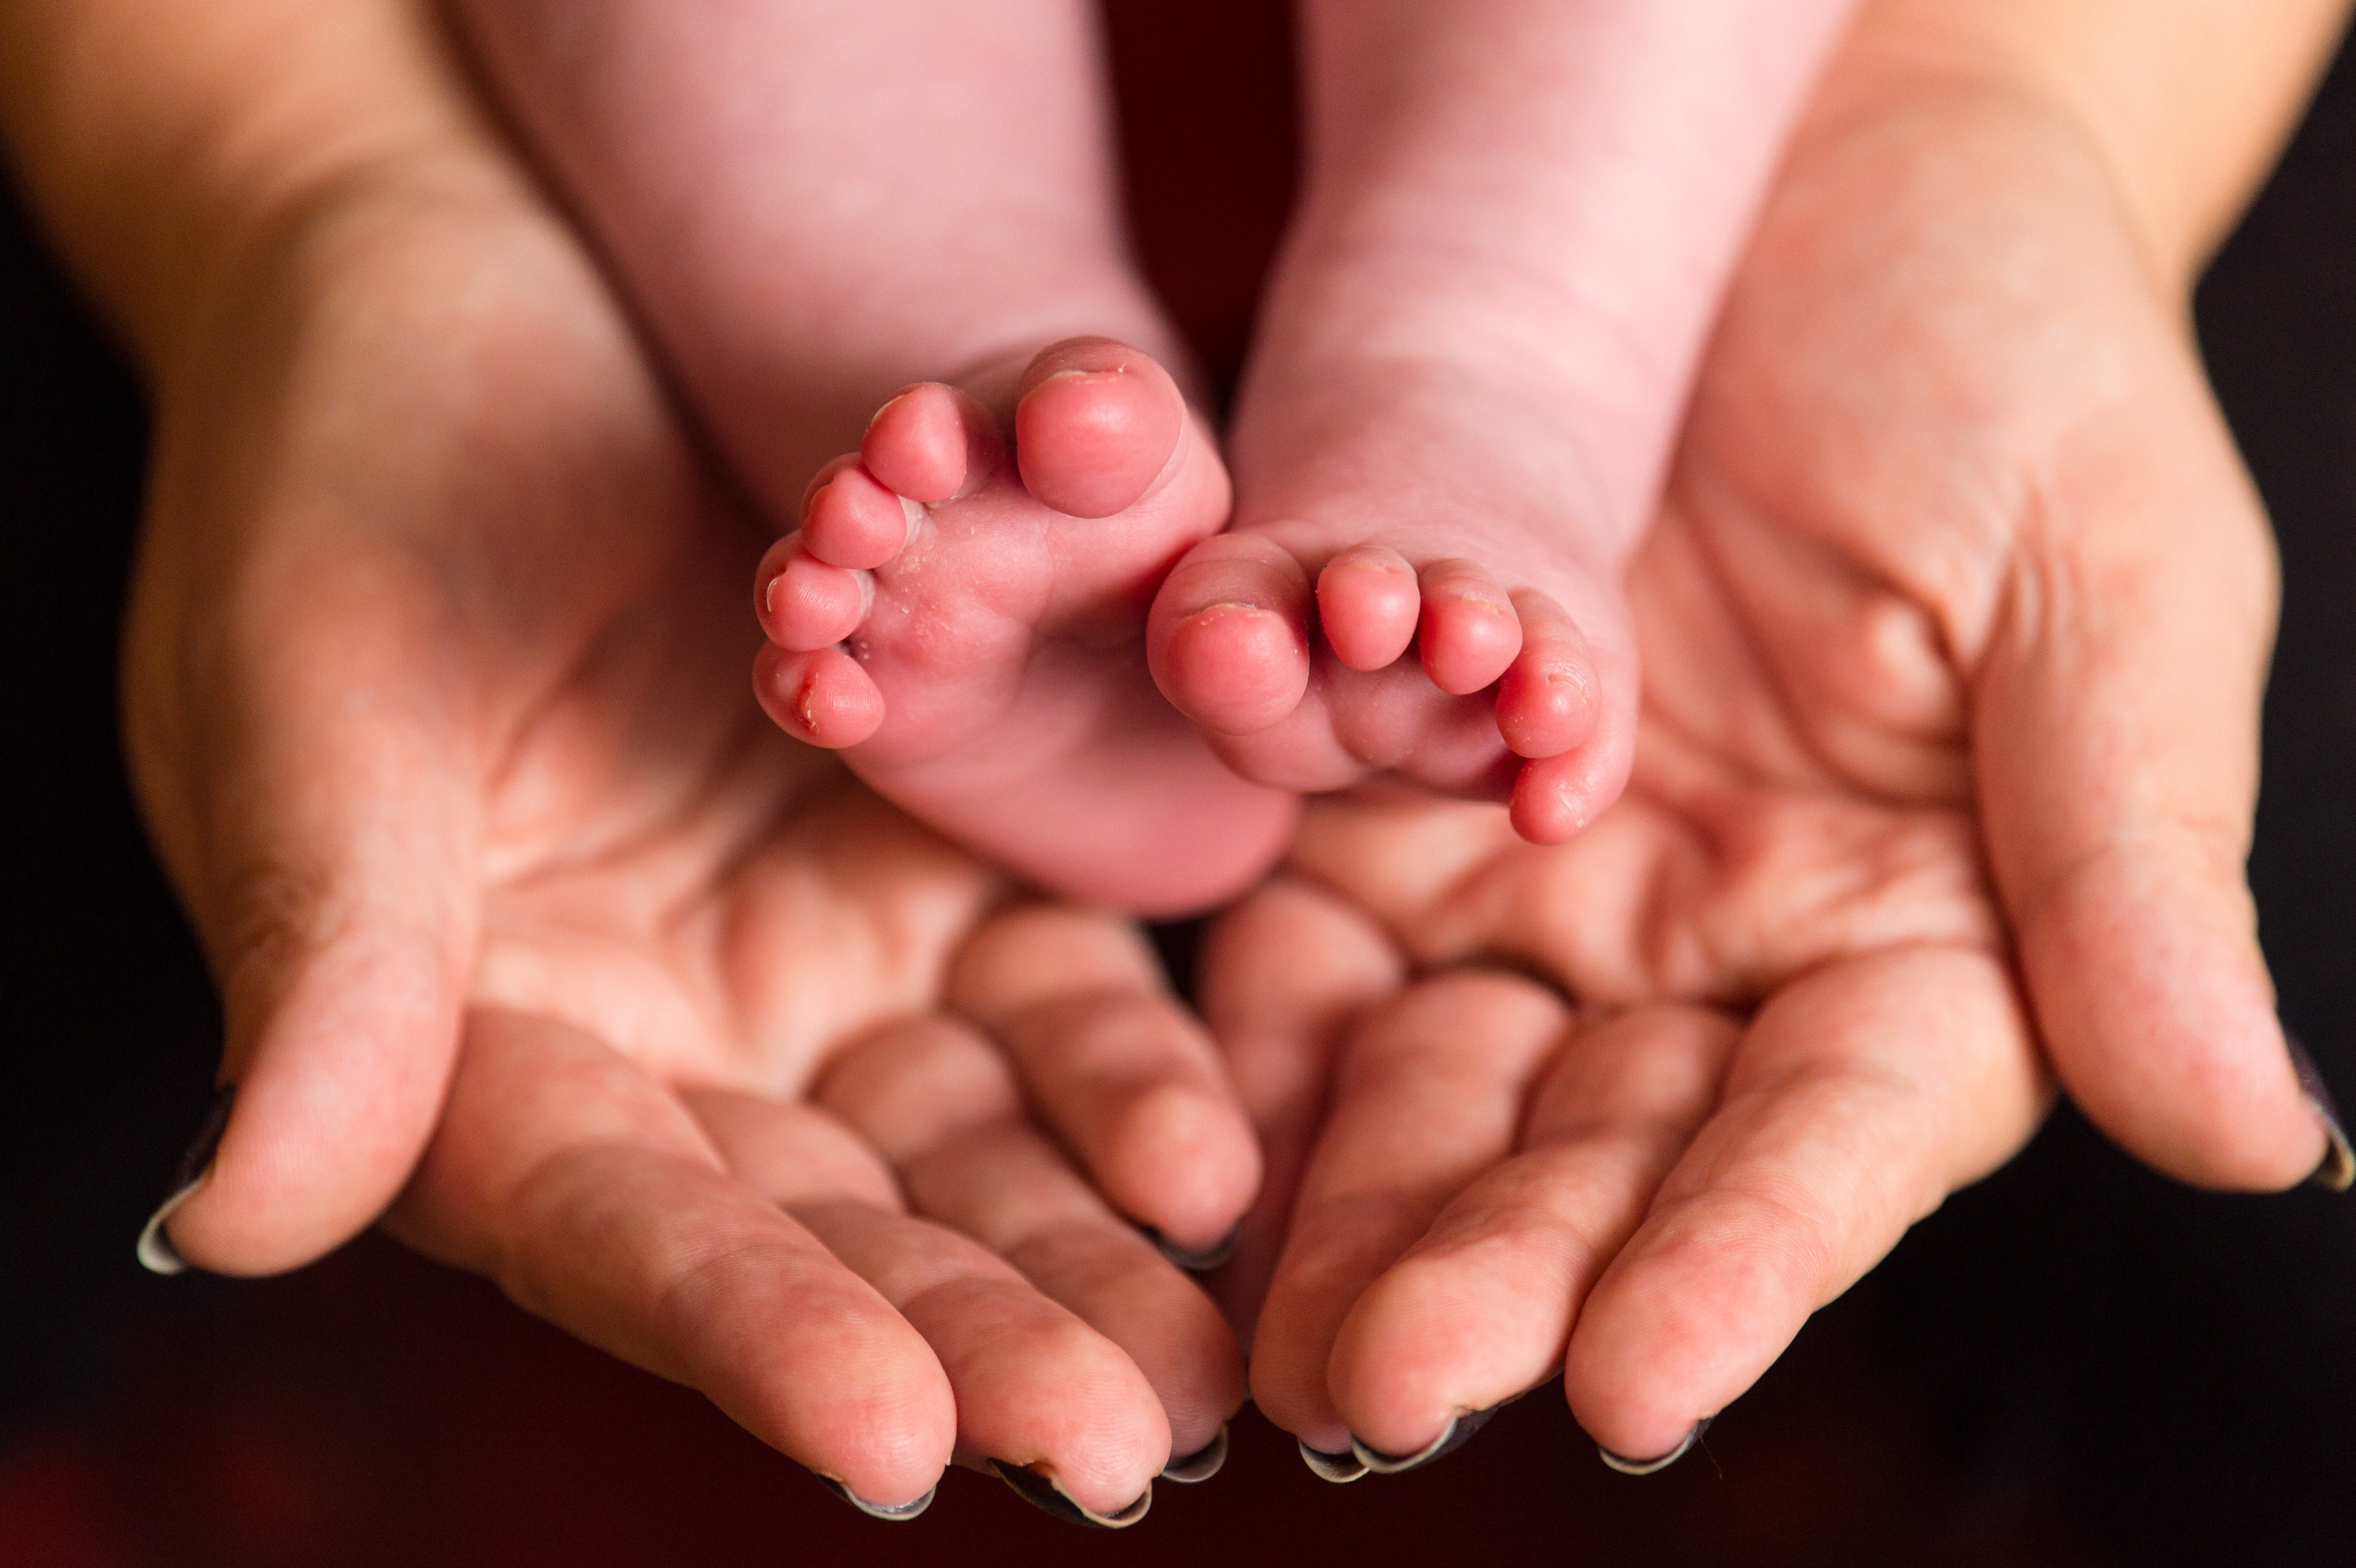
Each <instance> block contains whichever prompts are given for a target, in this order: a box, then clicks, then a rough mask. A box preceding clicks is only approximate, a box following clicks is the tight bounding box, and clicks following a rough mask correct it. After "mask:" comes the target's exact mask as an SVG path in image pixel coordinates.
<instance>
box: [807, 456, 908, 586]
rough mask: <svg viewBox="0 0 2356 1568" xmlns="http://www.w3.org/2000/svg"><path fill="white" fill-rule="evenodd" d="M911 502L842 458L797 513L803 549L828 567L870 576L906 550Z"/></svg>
mask: <svg viewBox="0 0 2356 1568" xmlns="http://www.w3.org/2000/svg"><path fill="white" fill-rule="evenodd" d="M911 512H912V508H911V503H909V502H907V501H905V500H903V499H900V497H899V496H897V495H895V494H894V493H893V492H892V490H890V489H887V488H886V487H885V486H884V485H883V484H882V483H881V482H879V481H878V480H877V479H876V478H875V476H874V475H873V474H871V473H870V472H868V470H867V469H866V467H863V466H862V464H861V463H860V461H859V460H858V459H857V458H855V457H853V458H845V459H843V460H842V462H841V463H840V464H839V465H837V466H836V467H835V468H834V469H833V471H832V473H831V474H830V475H829V476H827V478H825V481H824V483H822V484H820V485H819V486H817V487H816V488H814V489H812V490H811V491H810V496H809V501H808V502H807V503H806V504H805V505H804V506H803V508H802V531H801V540H802V549H803V550H804V551H805V552H807V553H809V554H810V555H811V556H813V557H815V558H816V559H818V560H819V561H822V562H824V563H826V564H828V565H830V566H842V567H847V568H849V569H851V570H852V571H862V572H863V571H872V570H873V569H874V568H875V567H878V566H881V565H883V564H884V563H886V562H888V561H892V560H894V559H896V558H897V557H898V555H899V553H900V552H901V551H903V550H905V549H906V548H907V547H908V530H909V528H910V527H911V526H912V522H913V519H912V515H911Z"/></svg>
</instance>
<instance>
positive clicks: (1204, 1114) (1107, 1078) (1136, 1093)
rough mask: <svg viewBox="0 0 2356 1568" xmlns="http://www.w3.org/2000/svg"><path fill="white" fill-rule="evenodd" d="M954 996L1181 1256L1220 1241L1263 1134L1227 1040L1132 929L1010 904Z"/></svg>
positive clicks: (1116, 1202) (1237, 1213) (967, 965)
mask: <svg viewBox="0 0 2356 1568" xmlns="http://www.w3.org/2000/svg"><path fill="white" fill-rule="evenodd" d="M948 1003H949V1005H950V1006H952V1007H953V1008H955V1009H957V1010H958V1012H961V1013H963V1014H964V1015H966V1016H968V1017H969V1018H972V1019H974V1020H975V1021H976V1022H978V1023H980V1025H981V1026H983V1027H984V1028H985V1029H987V1030H988V1031H989V1032H990V1033H991V1036H993V1037H994V1038H995V1039H996V1040H997V1041H998V1043H999V1044H1000V1045H1001V1047H1003V1048H1004V1050H1005V1051H1006V1053H1007V1055H1008V1056H1009V1057H1010V1058H1012V1060H1013V1061H1014V1062H1015V1064H1016V1065H1017V1068H1018V1069H1019V1070H1020V1072H1021V1074H1022V1078H1023V1087H1024V1089H1025V1090H1026V1091H1027V1093H1028V1096H1029V1099H1030V1101H1031V1102H1032V1103H1033V1105H1035V1106H1036V1107H1037V1108H1038V1110H1039V1111H1040V1112H1041V1113H1042V1114H1043V1115H1044V1118H1045V1120H1046V1122H1047V1123H1048V1124H1049V1125H1050V1126H1052V1127H1053V1128H1054V1129H1055V1131H1056V1132H1057V1133H1059V1134H1061V1135H1062V1137H1063V1138H1064V1140H1065V1141H1066V1143H1067V1144H1069V1145H1070V1147H1071V1148H1072V1149H1073V1151H1074V1152H1075V1153H1076V1155H1078V1157H1079V1161H1080V1164H1081V1165H1082V1167H1083V1168H1085V1169H1086V1170H1087V1173H1088V1175H1089V1176H1090V1177H1091V1178H1092V1179H1093V1180H1094V1181H1095V1183H1096V1184H1097V1187H1098V1189H1099V1190H1100V1191H1101V1192H1102V1193H1103V1194H1104V1196H1105V1197H1106V1198H1108V1200H1110V1202H1111V1203H1112V1205H1113V1206H1114V1207H1115V1208H1118V1209H1119V1210H1120V1211H1121V1212H1122V1213H1124V1214H1127V1215H1128V1216H1129V1217H1130V1219H1134V1220H1137V1221H1138V1222H1139V1223H1141V1224H1142V1225H1145V1226H1147V1227H1149V1228H1151V1230H1153V1231H1154V1232H1155V1234H1156V1235H1157V1236H1158V1237H1159V1238H1160V1239H1161V1240H1162V1241H1163V1242H1164V1243H1165V1244H1166V1245H1167V1246H1168V1247H1169V1248H1170V1249H1171V1253H1172V1256H1173V1258H1174V1259H1176V1260H1178V1261H1179V1262H1183V1263H1187V1264H1189V1265H1190V1266H1207V1264H1208V1262H1211V1261H1214V1260H1215V1259H1216V1258H1218V1257H1220V1256H1222V1255H1223V1254H1224V1251H1225V1249H1226V1245H1227V1244H1228V1240H1229V1238H1230V1237H1231V1236H1232V1234H1233V1232H1234V1230H1235V1228H1236V1224H1237V1221H1238V1220H1240V1219H1242V1218H1243V1214H1244V1210H1245V1209H1246V1208H1248V1206H1249V1205H1250V1203H1251V1198H1252V1194H1253V1192H1254V1191H1255V1190H1256V1189H1257V1188H1258V1185H1259V1174H1260V1165H1259V1147H1258V1143H1257V1142H1256V1141H1255V1140H1254V1138H1253V1136H1252V1130H1251V1125H1250V1123H1249V1122H1248V1121H1247V1120H1246V1118H1245V1115H1244V1112H1243V1108H1242V1105H1241V1102H1240V1101H1238V1100H1237V1095H1236V1090H1235V1085H1234V1083H1233V1082H1232V1081H1231V1080H1230V1079H1229V1078H1228V1076H1227V1071H1226V1063H1225V1061H1224V1060H1223V1059H1222V1058H1221V1057H1220V1056H1219V1053H1218V1049H1217V1047H1215V1046H1214V1045H1213V1044H1212V1042H1211V1039H1210V1036H1208V1035H1206V1034H1205V1032H1204V1030H1203V1028H1202V1026H1200V1025H1198V1024H1197V1023H1195V1021H1194V1019H1193V1018H1191V1017H1190V1016H1188V1015H1187V1014H1186V1012H1185V1011H1184V1009H1183V1008H1182V1007H1181V1006H1180V1005H1179V1004H1178V1003H1177V1001H1176V999H1175V998H1173V997H1172V996H1171V995H1170V993H1169V992H1168V991H1167V990H1166V989H1165V988H1164V986H1163V983H1162V971H1161V967H1160V965H1159V964H1158V963H1156V961H1154V957H1153V954H1152V951H1151V949H1150V948H1148V947H1147V946H1146V943H1145V940H1144V939H1143V938H1142V937H1141V935H1140V934H1139V932H1138V931H1137V929H1136V928H1134V927H1133V926H1130V925H1128V924H1126V923H1123V922H1121V921H1118V920H1113V919H1109V918H1104V917H1101V916H1093V915H1087V914H1083V913H1080V912H1078V911H1076V910H1071V909H1065V908H1052V907H1048V906H1044V905H1034V906H1029V907H1025V908H1017V909H1014V910H1011V911H1009V912H1007V913H1006V914H1003V915H1001V916H1000V917H999V918H996V919H994V920H992V921H991V923H990V924H989V925H988V926H986V927H984V928H983V929H981V930H980V931H979V932H977V933H976V934H975V935H974V937H973V939H972V940H970V941H969V943H968V944H967V946H966V949H965V950H964V952H963V953H962V954H961V955H960V957H959V959H958V963H957V965H956V968H955V969H954V970H953V971H952V972H951V974H950V977H949V983H948Z"/></svg>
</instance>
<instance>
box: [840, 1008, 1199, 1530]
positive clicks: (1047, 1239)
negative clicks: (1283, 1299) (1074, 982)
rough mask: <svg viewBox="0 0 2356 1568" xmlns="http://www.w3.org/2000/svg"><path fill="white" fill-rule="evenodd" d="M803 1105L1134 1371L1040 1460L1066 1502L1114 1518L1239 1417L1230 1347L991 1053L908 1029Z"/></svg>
mask: <svg viewBox="0 0 2356 1568" xmlns="http://www.w3.org/2000/svg"><path fill="white" fill-rule="evenodd" d="M818 1098H819V1103H820V1104H822V1105H824V1106H826V1107H827V1108H828V1109H829V1110H830V1111H832V1112H834V1113H836V1114H838V1115H840V1116H841V1118H842V1119H843V1121H844V1122H846V1123H847V1124H848V1125H850V1126H851V1127H852V1128H854V1129H856V1130H857V1131H858V1133H860V1135H861V1136H862V1137H863V1138H866V1139H867V1140H869V1141H870V1142H871V1143H873V1144H874V1145H875V1147H877V1148H878V1149H879V1150H881V1151H883V1153H884V1154H885V1155H887V1156H888V1157H889V1158H890V1159H891V1161H892V1164H893V1165H894V1169H895V1170H896V1172H897V1173H898V1176H899V1179H900V1182H901V1185H902V1187H903V1189H904V1190H905V1192H906V1194H907V1196H908V1199H909V1202H910V1205H911V1207H912V1208H914V1209H915V1210H916V1212H917V1213H919V1214H922V1215H924V1216H925V1217H926V1218H927V1219H934V1220H937V1221H938V1222H939V1223H941V1224H944V1225H948V1226H949V1227H951V1228H953V1229H955V1230H959V1231H961V1232H963V1233H964V1234H966V1235H968V1236H970V1237H972V1238H973V1239H974V1240H976V1241H979V1242H980V1244H981V1245H983V1246H985V1247H987V1248H989V1249H990V1250H991V1251H992V1252H994V1253H996V1254H997V1255H998V1256H999V1257H1001V1258H1003V1259H1005V1260H1006V1261H1007V1262H1009V1263H1010V1264H1012V1266H1013V1267H1014V1268H1016V1269H1019V1270H1020V1271H1021V1272H1022V1274H1023V1277H1024V1278H1025V1279H1027V1280H1028V1281H1030V1282H1031V1283H1032V1284H1033V1285H1034V1286H1036V1287H1037V1288H1038V1290H1039V1291H1041V1292H1043V1293H1044V1294H1045V1295H1046V1296H1048V1297H1050V1298H1052V1299H1053V1300H1055V1301H1056V1302H1059V1303H1061V1304H1062V1305H1064V1306H1066V1307H1068V1308H1069V1309H1070V1310H1071V1311H1072V1312H1073V1313H1074V1314H1076V1315H1077V1316H1078V1317H1079V1318H1080V1319H1081V1320H1082V1321H1084V1322H1085V1323H1087V1325H1089V1326H1091V1327H1092V1328H1094V1329H1095V1330H1097V1331H1098V1333H1100V1334H1102V1335H1103V1336H1104V1337H1105V1338H1106V1339H1108V1340H1109V1341H1110V1342H1111V1343H1112V1344H1113V1345H1116V1346H1118V1347H1119V1349H1120V1351H1121V1352H1122V1353H1123V1354H1124V1355H1125V1356H1126V1358H1127V1360H1126V1362H1125V1363H1124V1365H1125V1366H1131V1367H1133V1370H1132V1371H1131V1373H1130V1379H1131V1380H1130V1381H1128V1382H1124V1383H1119V1386H1118V1387H1112V1386H1111V1385H1109V1384H1108V1393H1107V1396H1106V1402H1105V1403H1104V1407H1103V1411H1102V1412H1100V1416H1099V1418H1098V1420H1096V1422H1095V1424H1094V1428H1093V1431H1092V1432H1091V1433H1090V1434H1086V1445H1085V1446H1084V1447H1082V1446H1075V1447H1072V1448H1069V1449H1067V1450H1064V1451H1058V1452H1055V1453H1053V1454H1047V1455H1042V1457H1043V1458H1044V1459H1046V1460H1047V1461H1049V1462H1050V1463H1051V1464H1052V1466H1053V1467H1054V1469H1055V1471H1056V1472H1057V1474H1058V1475H1059V1476H1061V1477H1063V1485H1064V1487H1065V1488H1066V1491H1067V1492H1068V1493H1069V1495H1070V1496H1072V1497H1073V1498H1075V1499H1076V1500H1077V1501H1079V1502H1081V1503H1082V1504H1084V1505H1085V1506H1087V1508H1089V1509H1093V1510H1096V1511H1097V1512H1099V1513H1103V1514H1115V1513H1119V1511H1121V1510H1122V1509H1125V1508H1127V1507H1129V1506H1130V1505H1131V1504H1132V1502H1133V1500H1134V1499H1136V1498H1139V1497H1140V1496H1141V1495H1142V1492H1143V1490H1144V1488H1145V1487H1147V1486H1148V1484H1149V1483H1150V1482H1151V1478H1152V1477H1153V1476H1154V1474H1155V1473H1156V1472H1157V1471H1160V1470H1162V1468H1163V1467H1164V1466H1166V1465H1168V1464H1170V1462H1171V1456H1172V1455H1173V1454H1176V1455H1184V1456H1189V1457H1192V1456H1195V1455H1201V1454H1202V1453H1203V1452H1204V1451H1205V1450H1206V1449H1209V1448H1211V1447H1213V1446H1214V1445H1215V1444H1216V1443H1217V1441H1218V1438H1219V1435H1220V1433H1221V1431H1222V1429H1223V1427H1224V1425H1225V1423H1226V1420H1227V1418H1228V1417H1229V1416H1230V1415H1232V1414H1233V1413H1234V1412H1235V1411H1236V1408H1237V1405H1238V1404H1240V1403H1241V1402H1242V1395H1243V1367H1242V1359H1241V1357H1240V1356H1239V1355H1238V1353H1237V1348H1236V1344H1235V1337H1234V1336H1233V1335H1232V1334H1230V1333H1229V1332H1228V1330H1227V1327H1226V1324H1225V1323H1224V1322H1222V1321H1221V1320H1220V1317H1219V1315H1218V1312H1217V1310H1216V1309H1215V1307H1214V1306H1213V1305H1211V1303H1210V1301H1209V1300H1208V1298H1206V1297H1205V1295H1204V1294H1203V1293H1202V1291H1201V1290H1200V1288H1199V1287H1197V1286H1196V1285H1195V1284H1194V1283H1193V1282H1192V1281H1191V1280H1189V1279H1188V1278H1187V1277H1186V1276H1185V1275H1184V1274H1183V1273H1180V1272H1179V1270H1178V1269H1177V1268H1176V1267H1175V1266H1174V1265H1173V1264H1172V1263H1171V1262H1169V1261H1168V1260H1167V1259H1166V1258H1164V1257H1163V1256H1162V1253H1161V1252H1160V1251H1159V1250H1158V1249H1156V1248H1155V1247H1154V1246H1153V1245H1152V1244H1151V1242H1150V1241H1148V1240H1146V1239H1145V1238H1144V1237H1143V1236H1141V1235H1140V1234H1139V1233H1138V1231H1137V1230H1136V1228H1135V1227H1134V1226H1132V1225H1130V1224H1129V1223H1128V1222H1126V1221H1125V1220H1123V1219H1121V1218H1120V1217H1119V1215H1117V1214H1115V1213H1113V1212H1112V1210H1111V1209H1109V1208H1107V1207H1106V1206H1105V1203H1104V1201H1103V1199H1102V1198H1101V1197H1098V1195H1097V1194H1096V1192H1095V1191H1094V1190H1093V1189H1092V1188H1090V1187H1089V1186H1088V1184H1087V1182H1086V1181H1084V1180H1083V1179H1082V1178H1081V1177H1080V1176H1079V1174H1078V1173H1077V1172H1076V1171H1075V1170H1073V1168H1072V1167H1071V1165H1069V1164H1068V1163H1067V1162H1066V1160H1065V1158H1064V1157H1063V1155H1061V1154H1060V1153H1059V1152H1058V1151H1057V1150H1056V1149H1055V1146H1054V1145H1053V1144H1050V1143H1049V1142H1048V1141H1047V1140H1046V1138H1045V1137H1044V1136H1043V1135H1042V1134H1041V1133H1040V1132H1039V1130H1038V1129H1037V1128H1036V1127H1035V1126H1034V1125H1033V1123H1032V1122H1031V1120H1030V1118H1029V1116H1028V1115H1027V1113H1026V1112H1025V1110H1024V1107H1023V1094H1022V1090H1021V1089H1020V1087H1019V1086H1018V1085H1017V1083H1016V1081H1015V1079H1014V1077H1013V1075H1012V1072H1011V1071H1010V1070H1009V1069H1008V1066H1007V1063H1006V1061H1005V1059H1004V1058H1003V1057H1002V1056H1001V1054H1000V1053H999V1052H998V1051H996V1050H995V1049H993V1048H992V1047H991V1046H990V1045H989V1044H988V1043H987V1042H986V1041H984V1040H983V1039H981V1038H980V1036H977V1035H975V1034H974V1033H973V1032H972V1031H971V1030H970V1029H969V1028H967V1027H965V1026H962V1025H958V1024H955V1023H952V1022H949V1021H948V1020H942V1019H926V1020H917V1021H915V1022H912V1023H909V1024H906V1025H903V1026H897V1027H894V1028H889V1029H885V1030H883V1031H880V1032H879V1033H877V1034H876V1035H875V1036H872V1037H870V1038H869V1039H868V1040H866V1041H864V1042H862V1044H861V1045H860V1046H859V1047H857V1048H856V1049H854V1050H851V1051H850V1052H848V1053H846V1054H845V1055H843V1056H842V1057H841V1058H839V1059H838V1060H836V1061H835V1062H834V1063H833V1064H832V1065H831V1066H830V1068H829V1069H828V1071H827V1074H826V1076H825V1078H824V1079H822V1080H821V1081H820V1084H819V1090H818ZM1116 1395H1118V1396H1119V1398H1118V1399H1116V1398H1115V1397H1114V1396H1116ZM1081 1435H1082V1434H1074V1437H1073V1441H1074V1443H1075V1444H1077V1443H1079V1441H1080V1437H1081ZM998 1457H1001V1458H1005V1457H1024V1456H1010V1455H998ZM1026 1462H1027V1458H1026Z"/></svg>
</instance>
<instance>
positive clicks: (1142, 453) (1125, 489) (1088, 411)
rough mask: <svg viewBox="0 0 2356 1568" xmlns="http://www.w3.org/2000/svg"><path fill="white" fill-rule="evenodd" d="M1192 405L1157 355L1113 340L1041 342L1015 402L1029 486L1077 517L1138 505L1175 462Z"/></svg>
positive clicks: (1017, 442)
mask: <svg viewBox="0 0 2356 1568" xmlns="http://www.w3.org/2000/svg"><path fill="white" fill-rule="evenodd" d="M1185 420H1186V402H1185V399H1184V397H1183V395H1181V393H1180V392H1179V391H1178V383H1177V382H1175V381H1172V380H1171V379H1170V372H1169V371H1165V370H1163V369H1162V367H1161V366H1160V365H1159V364H1157V363H1155V362H1154V360H1153V357H1152V356H1151V355H1150V354H1147V353H1145V352H1143V351H1142V350H1141V349H1132V348H1130V346H1129V345H1127V344H1126V343H1119V342H1116V341H1114V340H1113V339H1111V338H1066V340H1065V341H1063V342H1061V343H1056V344H1053V345H1051V346H1049V347H1048V348H1046V349H1042V350H1041V351H1040V352H1039V355H1038V357H1037V358H1035V359H1033V360H1032V361H1031V364H1030V367H1029V368H1028V369H1027V370H1025V371H1023V381H1022V383H1021V386H1020V388H1019V389H1018V393H1017V400H1016V403H1015V405H1014V453H1015V463H1016V465H1017V467H1020V469H1021V470H1022V474H1023V489H1026V490H1028V491H1030V492H1031V494H1032V495H1033V496H1035V497H1036V498H1038V499H1040V500H1042V501H1044V502H1045V503H1046V504H1047V505H1048V506H1050V507H1053V508H1054V509H1055V510H1057V511H1060V512H1064V513H1066V514H1068V515H1070V516H1073V517H1111V516H1112V515H1114V514H1115V513H1117V512H1122V511H1126V510H1129V509H1130V507H1132V506H1135V505H1136V504H1137V503H1138V502H1139V501H1140V500H1141V499H1143V498H1144V496H1145V493H1146V492H1147V491H1148V490H1150V489H1152V487H1153V482H1154V480H1156V479H1157V478H1161V476H1162V470H1163V469H1165V468H1167V467H1169V466H1170V459H1171V456H1172V455H1173V454H1174V453H1175V452H1176V451H1177V449H1178V441H1179V437H1180V435H1182V434H1183V429H1184V425H1185Z"/></svg>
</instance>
